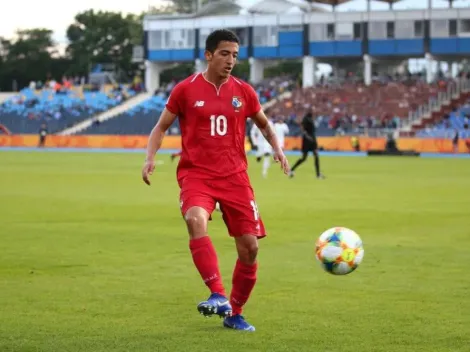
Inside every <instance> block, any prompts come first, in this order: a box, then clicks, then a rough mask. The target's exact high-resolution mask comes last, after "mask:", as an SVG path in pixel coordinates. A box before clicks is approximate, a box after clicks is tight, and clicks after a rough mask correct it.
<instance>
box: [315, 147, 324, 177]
mask: <svg viewBox="0 0 470 352" xmlns="http://www.w3.org/2000/svg"><path fill="white" fill-rule="evenodd" d="M313 157H314V160H315V172H316V174H317V178H325V176H323V175H322V173H321V172H320V156H319V155H318V150H317V149H315V150H314V151H313Z"/></svg>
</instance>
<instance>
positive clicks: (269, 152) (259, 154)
mask: <svg viewBox="0 0 470 352" xmlns="http://www.w3.org/2000/svg"><path fill="white" fill-rule="evenodd" d="M268 123H269V124H270V125H271V128H272V129H273V130H274V124H273V122H272V121H271V120H268ZM250 133H251V139H252V140H253V141H254V143H255V145H256V146H257V148H258V150H257V151H256V160H257V161H258V162H260V161H261V159H263V171H262V175H263V177H264V178H266V177H267V176H268V169H269V166H270V165H271V158H272V156H273V148H272V146H271V144H269V142H268V141H267V140H266V139H265V138H264V137H263V134H262V133H261V131H260V129H259V127H258V126H257V125H256V124H253V127H252V128H251V131H250ZM274 133H276V131H275V130H274ZM276 136H277V135H276ZM278 142H279V146H280V147H281V149H282V146H281V143H280V141H279V137H278Z"/></svg>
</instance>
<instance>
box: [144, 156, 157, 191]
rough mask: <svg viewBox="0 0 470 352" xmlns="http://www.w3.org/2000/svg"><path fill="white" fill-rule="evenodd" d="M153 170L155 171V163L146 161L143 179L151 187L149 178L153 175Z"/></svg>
mask: <svg viewBox="0 0 470 352" xmlns="http://www.w3.org/2000/svg"><path fill="white" fill-rule="evenodd" d="M153 170H155V161H153V160H145V164H144V167H143V168H142V179H143V180H144V182H145V183H146V184H148V185H149V186H150V180H149V176H150V175H151V174H153Z"/></svg>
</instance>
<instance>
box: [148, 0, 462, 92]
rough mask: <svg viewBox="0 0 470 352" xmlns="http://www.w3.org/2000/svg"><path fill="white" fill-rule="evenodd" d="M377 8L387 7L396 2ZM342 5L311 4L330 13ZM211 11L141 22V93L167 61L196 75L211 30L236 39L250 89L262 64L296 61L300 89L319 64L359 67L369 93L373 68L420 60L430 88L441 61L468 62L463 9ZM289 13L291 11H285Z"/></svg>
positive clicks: (278, 1)
mask: <svg viewBox="0 0 470 352" xmlns="http://www.w3.org/2000/svg"><path fill="white" fill-rule="evenodd" d="M381 1H382V2H383V1H385V2H388V3H390V4H391V5H393V3H396V2H397V0H381ZM403 1H406V0H403ZM346 2H348V1H347V0H312V3H322V4H331V5H334V6H335V5H339V4H342V3H346ZM369 3H370V1H369ZM450 3H452V1H451V2H450ZM218 4H219V3H218V2H215V3H211V4H210V5H211V11H210V12H209V14H207V15H206V14H205V13H204V12H203V11H202V9H201V11H199V12H198V13H195V14H193V15H190V16H188V15H185V16H171V17H168V16H153V15H150V16H146V17H145V19H144V31H145V39H144V50H145V55H144V56H145V59H146V61H145V64H146V85H147V89H148V90H149V91H153V90H155V89H156V88H157V87H158V86H159V75H160V73H161V72H162V71H163V70H164V69H165V68H166V67H167V65H168V64H170V63H173V62H175V61H177V62H185V61H186V62H190V61H193V62H194V63H195V67H196V70H197V71H202V70H204V67H205V65H204V42H205V39H206V37H207V35H208V34H209V33H210V32H211V31H212V30H214V29H216V28H230V29H232V30H234V31H235V32H236V33H237V34H238V36H239V37H240V40H241V45H240V53H239V59H240V60H249V62H250V82H252V83H257V82H259V81H261V80H262V79H263V71H264V67H265V65H266V64H267V62H269V61H273V60H280V59H302V65H303V75H302V76H303V77H302V78H303V79H302V82H303V86H304V87H311V86H314V85H315V83H316V75H315V71H316V65H317V64H318V63H320V62H324V63H329V64H333V65H335V66H344V67H346V68H353V67H362V68H363V69H362V71H363V72H364V73H363V75H364V81H365V83H366V85H369V84H371V81H372V73H373V66H375V67H376V68H377V69H378V70H385V69H386V70H390V67H392V69H395V70H396V69H399V67H400V66H403V64H404V63H405V62H406V60H407V59H410V58H422V59H425V60H426V68H427V70H426V71H427V77H426V78H427V82H428V83H430V82H432V81H433V79H434V75H435V73H436V72H435V70H433V67H434V66H435V65H434V62H442V61H444V62H446V63H448V65H449V66H450V67H455V66H456V65H458V63H459V62H460V61H461V60H462V59H463V58H464V57H465V55H468V54H470V8H459V9H456V8H448V9H432V8H431V7H429V8H428V9H422V10H391V11H370V7H369V10H368V11H363V12H336V11H332V12H329V11H318V10H317V9H316V8H308V7H305V6H304V7H302V6H298V5H297V6H294V5H293V4H292V3H290V2H289V1H287V0H274V1H270V0H264V1H261V2H259V3H257V4H255V5H254V7H253V8H252V9H248V11H247V12H248V13H246V14H240V10H239V8H238V7H237V6H235V5H233V9H232V11H233V12H234V13H232V14H227V12H230V11H229V10H228V9H227V5H226V4H225V2H221V3H220V4H219V5H218ZM428 4H429V5H431V1H428ZM216 6H221V7H222V6H223V11H222V10H221V13H224V14H223V15H216V14H215V13H216V11H215V10H214V7H216ZM289 6H290V8H293V9H296V11H289ZM292 12H297V13H292Z"/></svg>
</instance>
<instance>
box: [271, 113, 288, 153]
mask: <svg viewBox="0 0 470 352" xmlns="http://www.w3.org/2000/svg"><path fill="white" fill-rule="evenodd" d="M274 132H275V133H276V136H277V140H278V141H279V146H280V147H281V148H282V149H283V150H284V148H285V145H284V141H285V140H286V135H287V134H289V126H287V124H286V123H285V122H284V120H282V119H280V118H279V119H277V120H276V123H275V124H274Z"/></svg>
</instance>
